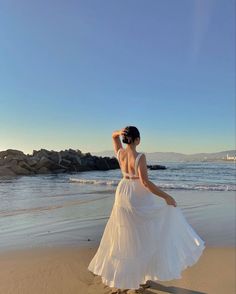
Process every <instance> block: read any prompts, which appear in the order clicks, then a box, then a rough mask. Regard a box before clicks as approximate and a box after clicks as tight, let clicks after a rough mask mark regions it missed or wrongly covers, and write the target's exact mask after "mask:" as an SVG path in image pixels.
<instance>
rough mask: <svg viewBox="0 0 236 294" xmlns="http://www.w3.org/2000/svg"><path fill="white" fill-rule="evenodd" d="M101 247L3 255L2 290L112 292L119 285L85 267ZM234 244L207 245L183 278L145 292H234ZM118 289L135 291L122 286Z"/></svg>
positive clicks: (23, 293) (7, 293) (22, 292)
mask: <svg viewBox="0 0 236 294" xmlns="http://www.w3.org/2000/svg"><path fill="white" fill-rule="evenodd" d="M96 249H97V246H96V247H93V246H90V247H88V246H86V247H85V246H84V247H79V248H78V247H38V248H33V249H21V250H11V251H5V252H1V253H0V293H4V294H10V293H12V294H13V293H14V294H15V293H19V294H26V293H34V294H39V293H40V294H42V293H43V294H54V293H55V294H60V293H61V294H87V293H88V294H105V293H106V294H108V293H115V292H116V290H117V289H115V288H110V287H108V286H106V285H104V284H103V283H102V281H101V278H100V276H95V275H93V274H92V273H91V272H90V271H88V270H87V266H88V264H89V262H90V260H91V258H92V257H93V255H94V254H95V252H96ZM235 267H236V258H235V248H234V247H206V249H205V250H204V252H203V254H202V256H201V257H200V259H199V261H198V262H197V263H196V264H195V265H193V266H192V267H189V268H187V269H185V270H184V271H183V272H182V278H181V279H178V280H172V281H168V282H166V281H165V282H162V281H151V282H149V284H150V287H149V288H146V289H144V290H143V291H142V292H141V293H146V294H151V293H153V294H154V293H179V294H181V293H182V294H187V293H188V294H190V293H191V294H200V293H209V294H213V293H214V294H218V293H219V294H222V293H225V294H234V293H235V292H236V286H235V274H236V268H235ZM119 293H135V292H134V290H124V291H122V292H119Z"/></svg>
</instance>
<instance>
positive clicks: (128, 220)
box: [88, 149, 205, 289]
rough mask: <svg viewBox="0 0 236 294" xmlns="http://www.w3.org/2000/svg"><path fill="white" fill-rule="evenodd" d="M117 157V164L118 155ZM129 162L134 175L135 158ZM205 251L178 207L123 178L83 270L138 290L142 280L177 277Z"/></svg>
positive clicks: (114, 284) (136, 181) (111, 283)
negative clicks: (95, 248) (99, 238)
mask: <svg viewBox="0 0 236 294" xmlns="http://www.w3.org/2000/svg"><path fill="white" fill-rule="evenodd" d="M120 150H121V149H119V150H118V152H117V158H118V161H119V151H120ZM141 155H142V153H139V155H138V156H137V157H136V160H135V174H133V175H132V174H127V173H125V172H124V171H122V173H123V175H129V176H138V172H137V168H138V162H139V159H140V156H141ZM204 248H205V241H203V240H202V239H201V238H200V237H199V236H198V234H197V233H196V232H195V231H194V229H193V228H192V227H191V226H190V224H189V223H188V222H187V220H186V219H185V217H184V215H183V213H182V211H181V209H180V208H179V207H178V206H176V207H174V206H173V205H168V204H167V203H166V201H165V200H164V199H163V198H161V197H158V196H156V195H154V194H153V193H151V192H150V191H149V190H147V188H145V187H144V186H143V185H142V184H141V181H140V179H126V178H125V177H123V178H122V179H121V180H120V182H119V184H118V186H117V188H116V193H115V201H114V205H113V208H112V211H111V214H110V217H109V219H108V222H107V224H106V226H105V229H104V232H103V236H102V238H101V241H100V245H99V247H98V249H97V252H96V254H95V255H94V257H93V258H92V260H91V262H90V264H89V266H88V270H89V271H91V272H93V273H94V274H96V275H99V276H101V278H102V282H103V283H104V284H105V285H108V286H110V287H115V288H118V289H138V288H140V284H145V282H146V281H147V280H159V281H168V280H172V279H180V278H181V277H182V276H181V272H182V271H183V270H184V269H185V268H186V267H188V266H192V265H193V264H195V263H196V262H197V261H198V259H199V257H200V256H201V254H202V252H203V250H204Z"/></svg>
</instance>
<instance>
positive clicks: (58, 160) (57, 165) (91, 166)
mask: <svg viewBox="0 0 236 294" xmlns="http://www.w3.org/2000/svg"><path fill="white" fill-rule="evenodd" d="M117 168H119V163H118V161H117V159H116V158H115V157H112V158H110V157H98V156H93V155H91V154H90V153H82V152H81V151H80V150H73V149H69V150H63V151H59V152H57V151H48V150H46V149H40V150H38V151H36V150H34V151H33V154H32V155H30V154H27V155H26V154H24V153H23V152H22V151H19V150H13V149H8V150H6V151H0V176H15V175H34V174H49V173H65V172H80V171H89V170H109V169H117Z"/></svg>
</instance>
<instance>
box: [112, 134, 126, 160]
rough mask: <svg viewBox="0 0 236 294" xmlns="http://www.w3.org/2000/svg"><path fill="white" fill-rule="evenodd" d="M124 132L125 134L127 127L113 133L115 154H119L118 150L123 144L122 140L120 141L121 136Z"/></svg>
mask: <svg viewBox="0 0 236 294" xmlns="http://www.w3.org/2000/svg"><path fill="white" fill-rule="evenodd" d="M124 134H125V129H121V130H118V131H114V132H113V133H112V141H113V147H114V151H115V154H117V151H118V150H119V149H120V148H122V144H121V141H120V136H122V135H124Z"/></svg>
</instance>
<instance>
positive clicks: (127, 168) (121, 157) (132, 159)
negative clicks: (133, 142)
mask: <svg viewBox="0 0 236 294" xmlns="http://www.w3.org/2000/svg"><path fill="white" fill-rule="evenodd" d="M141 155H142V153H138V152H136V153H131V152H127V151H126V150H125V149H124V148H120V149H119V150H118V152H117V159H118V161H119V164H120V168H121V171H122V173H123V174H125V175H128V176H137V177H138V162H139V159H140V157H141Z"/></svg>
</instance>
